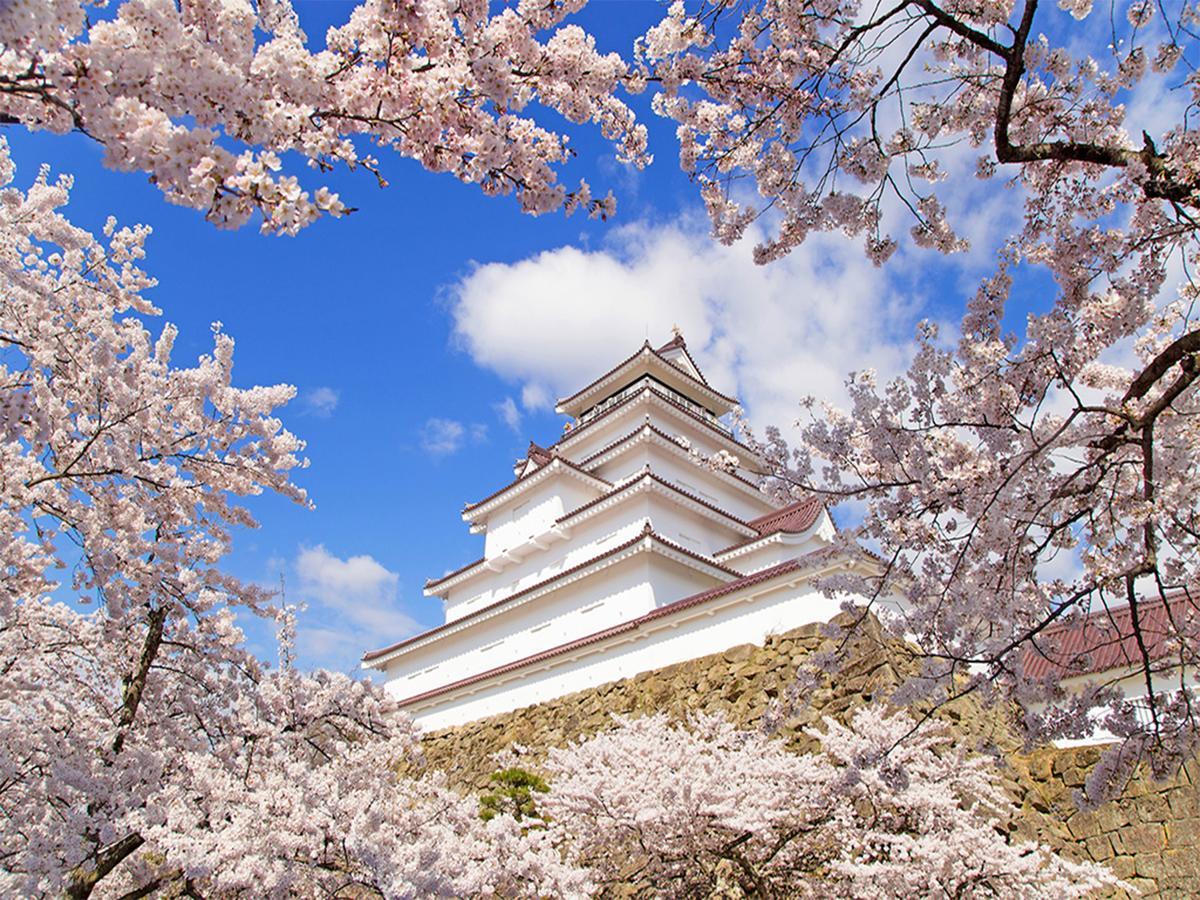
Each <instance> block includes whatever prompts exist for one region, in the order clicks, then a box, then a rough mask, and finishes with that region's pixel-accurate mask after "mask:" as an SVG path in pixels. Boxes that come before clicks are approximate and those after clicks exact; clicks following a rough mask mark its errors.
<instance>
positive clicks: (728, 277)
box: [5, 0, 1015, 670]
mask: <svg viewBox="0 0 1200 900" xmlns="http://www.w3.org/2000/svg"><path fill="white" fill-rule="evenodd" d="M297 6H298V10H299V13H300V16H301V22H302V24H303V25H304V27H305V28H306V29H307V30H308V31H309V33H310V34H319V33H321V32H322V31H323V29H324V25H325V24H327V23H331V22H334V21H337V20H339V19H340V18H344V16H345V15H346V14H348V12H349V10H350V9H351V8H352V4H350V3H349V2H341V0H326V2H320V3H304V2H301V3H298V4H297ZM661 9H662V8H661V7H660V6H658V5H657V4H655V3H652V2H599V3H594V4H593V5H592V7H590V8H589V9H588V10H587V11H586V13H585V14H584V15H583V16H581V17H579V21H580V22H581V23H582V24H583V25H584V27H586V28H588V29H589V30H592V31H593V32H594V33H596V34H597V35H598V36H599V38H600V42H601V44H602V45H603V46H606V47H608V48H611V49H617V50H621V51H626V50H627V49H628V48H629V46H630V45H631V43H632V40H633V38H634V37H635V36H636V35H637V34H639V33H641V32H642V31H644V30H645V28H646V27H647V26H649V25H650V24H652V23H653V22H654V21H655V20H656V19H657V17H658V16H659V15H661ZM644 101H645V98H641V99H640V100H639V101H638V102H639V103H640V104H641V107H642V108H641V112H642V115H643V120H644V121H645V122H646V124H647V125H648V126H649V127H650V132H651V147H652V149H653V150H654V151H655V152H656V161H655V162H654V163H653V165H652V166H651V167H650V168H649V169H648V170H647V171H645V172H643V173H636V172H632V171H629V170H626V169H623V168H622V167H621V166H619V165H617V164H616V163H615V162H614V161H613V158H612V154H611V152H610V151H609V150H608V148H607V147H606V146H605V145H604V144H603V143H602V142H600V141H599V140H597V139H596V138H595V136H594V135H593V134H591V133H590V132H589V131H588V130H586V129H573V130H571V131H570V133H571V134H572V140H573V143H574V144H575V147H576V150H577V151H578V154H579V155H578V158H577V160H576V161H575V162H574V163H573V164H572V166H571V168H570V169H568V171H567V174H566V176H565V180H566V183H568V184H570V183H572V182H573V181H575V180H577V179H578V177H580V176H583V177H586V178H587V179H588V180H589V181H590V182H591V183H592V185H593V187H594V188H597V189H599V190H601V191H603V190H606V189H608V188H610V187H611V188H612V189H613V190H614V191H615V192H616V194H617V197H618V203H619V208H618V216H617V219H616V221H614V222H611V223H601V222H595V221H590V220H587V219H585V218H582V217H579V216H576V217H573V218H565V217H564V216H562V215H561V214H554V215H547V216H543V217H539V218H534V217H530V216H524V215H521V214H520V213H519V212H518V211H517V208H516V204H515V203H514V202H513V201H512V200H511V198H505V199H499V200H496V199H487V198H484V197H483V196H482V194H480V193H479V191H478V190H476V189H475V188H472V187H469V186H465V185H461V184H459V183H458V182H456V181H454V180H453V179H452V178H450V177H448V176H435V175H431V174H429V173H427V172H425V171H423V170H422V169H420V168H419V167H418V166H417V165H416V164H415V163H412V162H410V161H407V160H402V159H399V158H396V157H393V156H390V155H388V154H386V153H385V154H381V160H382V163H383V169H384V172H385V174H386V176H387V178H388V179H389V181H390V183H391V186H390V187H389V188H387V189H384V190H381V189H379V188H378V187H376V185H375V183H374V180H373V178H372V177H371V176H370V175H367V174H365V173H360V174H354V173H347V172H341V171H339V172H335V173H333V174H332V175H331V176H329V177H327V178H325V179H324V180H323V181H312V180H311V179H310V180H309V181H308V185H309V186H310V187H315V186H317V185H318V184H319V183H325V184H328V185H329V186H330V187H331V188H332V189H334V190H336V191H338V192H339V193H340V194H341V195H342V198H343V200H344V201H345V202H346V203H347V204H349V205H352V206H356V207H358V208H359V211H358V212H357V213H355V214H354V215H352V216H350V217H349V218H347V219H343V220H340V221H332V220H331V221H322V222H319V223H317V224H316V225H314V226H312V227H309V228H307V229H305V230H304V231H303V232H301V234H299V235H298V236H296V237H291V238H287V237H270V236H263V235H260V234H259V233H258V232H257V231H256V230H255V229H254V227H253V226H251V227H247V228H244V229H242V230H240V231H237V232H222V231H217V230H215V229H214V228H213V227H212V226H210V225H209V224H208V223H206V222H205V221H204V220H203V218H202V216H201V215H199V214H198V213H196V212H195V211H193V210H189V209H181V208H177V207H172V206H169V205H167V204H166V203H164V202H163V200H162V198H161V195H160V194H159V192H158V191H157V189H156V188H154V187H153V186H152V185H150V184H148V183H147V181H146V179H145V177H144V176H141V175H137V174H121V173H116V172H112V171H109V170H107V169H105V168H103V167H102V166H101V164H100V155H101V154H100V148H99V147H97V146H96V145H94V144H92V143H90V142H89V141H88V140H87V139H85V138H83V137H80V136H68V137H58V136H51V135H45V134H29V133H26V132H23V131H19V130H15V129H6V131H5V136H6V137H7V139H8V140H9V142H10V145H11V148H12V152H13V156H14V159H15V161H16V163H17V166H18V183H19V184H21V185H26V184H28V182H29V180H31V179H32V178H33V176H34V175H35V173H36V171H37V166H38V165H39V164H40V163H42V162H47V163H49V164H50V166H51V168H52V170H53V171H54V172H55V173H60V172H70V173H73V174H74V175H75V176H76V183H75V189H74V192H73V195H72V203H71V207H70V216H71V218H72V219H73V221H75V222H76V223H77V224H79V225H82V226H85V227H88V228H90V229H92V230H94V231H97V232H98V231H99V230H100V228H101V226H102V224H103V222H104V220H105V218H106V217H107V216H108V215H109V214H113V215H115V216H117V218H118V220H119V221H121V222H122V223H126V224H132V223H135V222H144V223H147V224H149V225H151V226H152V227H153V229H154V234H153V236H152V237H151V238H150V240H149V242H148V256H147V260H146V268H147V269H148V270H149V271H150V272H151V274H153V275H154V276H156V277H157V278H158V279H159V287H158V288H157V289H156V290H155V291H154V293H153V297H152V298H153V300H154V302H156V303H157V304H158V305H159V306H160V307H161V308H162V309H163V312H164V315H163V318H164V319H165V320H169V321H172V322H175V323H176V324H177V325H178V326H179V327H180V339H179V341H178V342H177V344H176V348H177V349H176V358H177V359H178V360H181V361H183V360H191V359H194V358H195V357H196V356H197V355H199V354H201V353H203V352H206V351H207V350H208V349H209V347H210V346H211V335H210V331H209V325H210V323H211V322H213V321H215V320H220V321H221V322H223V323H224V328H225V330H226V331H227V332H228V333H229V334H231V335H232V336H233V337H234V338H235V339H236V341H237V352H236V369H235V376H236V380H237V381H238V383H239V384H241V385H244V386H248V385H251V384H262V383H278V382H289V383H292V384H294V385H296V387H297V389H298V391H299V396H298V398H297V400H296V401H295V402H294V403H293V404H291V405H290V406H289V407H288V408H287V409H286V410H285V411H284V419H285V422H286V424H287V426H288V427H289V428H290V429H291V430H293V431H295V432H297V433H298V434H300V435H301V436H302V437H303V438H304V439H306V440H307V441H308V451H307V456H308V458H309V460H310V461H311V466H310V467H309V468H308V469H307V470H305V471H304V472H301V473H300V474H299V476H298V481H299V482H300V483H301V484H302V485H303V486H304V487H305V488H307V489H308V491H309V492H310V494H311V496H312V498H313V499H314V501H315V503H316V509H315V511H307V510H304V509H302V508H300V507H297V506H294V505H292V504H289V503H287V502H285V501H283V500H280V499H278V498H271V497H268V498H261V499H258V500H256V501H254V502H253V503H252V504H251V508H252V510H253V511H254V513H255V514H256V516H257V517H258V519H259V521H260V523H261V528H259V529H258V530H256V531H250V532H246V533H242V534H239V535H238V536H237V540H236V550H235V552H234V554H233V556H232V557H231V558H230V560H229V568H230V569H231V570H232V571H233V572H234V573H235V574H237V575H239V576H242V577H245V578H252V579H259V580H263V581H265V582H268V583H277V581H278V578H279V575H280V574H281V573H282V574H283V575H284V576H285V578H286V582H287V585H288V595H289V600H291V601H294V602H298V601H303V602H305V603H306V604H308V610H307V611H306V612H305V613H304V615H303V617H302V619H301V623H300V651H301V656H300V661H301V663H302V664H304V665H308V666H315V665H324V666H329V667H332V668H337V669H343V670H352V669H354V668H355V667H356V663H357V659H358V656H359V654H360V653H361V652H362V651H363V650H364V649H368V648H369V647H373V646H379V645H382V644H386V643H389V642H391V641H393V640H396V639H399V638H401V637H404V636H406V634H410V633H412V632H414V631H415V630H418V629H420V628H424V627H429V626H432V625H435V624H438V623H440V621H441V609H440V603H439V601H438V600H436V599H431V598H425V597H423V596H422V594H421V587H422V584H423V582H424V580H425V579H426V578H428V577H432V576H437V575H439V574H441V573H442V572H444V571H446V570H448V569H452V568H455V567H457V566H458V565H460V564H461V563H463V562H465V561H467V560H469V559H472V558H474V557H476V556H478V555H479V552H480V550H481V545H482V539H481V538H479V537H472V536H471V535H469V534H468V533H467V530H466V527H465V525H464V524H463V523H462V521H461V520H460V518H459V510H460V509H461V508H462V506H463V504H464V503H465V502H467V501H470V500H474V499H478V498H479V497H481V496H483V495H486V494H487V493H490V492H491V491H492V490H494V489H495V488H496V487H498V486H499V485H500V484H502V483H504V482H506V481H507V480H508V479H509V478H510V477H511V468H510V467H511V463H512V460H513V459H515V458H516V457H518V456H520V455H522V453H523V451H524V448H525V446H526V444H527V442H528V441H529V440H530V439H531V438H532V439H534V440H536V441H538V442H539V443H543V444H545V443H549V442H551V441H553V440H554V439H555V437H556V435H557V433H558V432H559V430H560V428H561V424H562V420H561V419H559V418H558V417H557V416H555V415H554V414H553V413H552V411H551V409H550V407H552V405H553V403H552V400H553V395H554V394H555V393H559V394H561V393H565V392H568V391H570V390H571V389H572V388H573V387H578V386H580V385H581V384H582V383H584V382H586V381H587V380H589V379H590V377H591V376H594V375H596V374H598V373H599V372H600V371H602V370H604V369H606V368H607V367H608V366H609V365H611V364H612V363H614V362H616V361H617V360H618V359H620V358H622V357H623V356H625V355H627V354H628V353H630V352H631V351H632V350H633V349H634V348H636V346H637V345H638V344H640V342H641V341H642V339H643V337H646V336H648V337H649V338H650V339H651V340H655V341H662V340H666V339H667V338H668V337H669V328H670V326H671V325H672V324H679V325H681V326H682V327H683V329H684V332H685V334H686V335H687V337H688V340H689V344H690V346H691V348H692V349H693V351H694V353H695V355H696V356H697V358H698V359H699V361H700V363H701V365H702V366H704V367H705V368H706V371H707V372H708V374H709V377H710V380H711V381H713V382H714V383H715V384H716V385H717V386H718V387H719V388H721V389H723V390H724V389H727V390H729V391H736V392H739V394H740V396H741V397H742V399H743V401H744V402H745V403H746V404H747V406H748V408H749V411H750V412H751V414H752V416H753V417H754V418H755V419H756V421H759V422H769V421H776V422H786V421H788V420H789V419H791V418H794V416H795V414H796V410H797V407H796V402H797V401H798V400H799V399H800V398H801V397H802V396H804V395H805V394H809V393H814V394H817V395H818V396H821V397H825V398H830V399H837V397H838V396H839V387H838V386H839V384H840V382H841V379H842V377H843V376H844V375H845V373H846V372H847V371H849V370H851V369H855V368H862V367H863V366H874V367H876V368H878V369H880V370H881V371H882V372H884V373H888V374H894V373H896V372H898V371H900V370H901V368H902V367H903V364H904V362H905V360H906V358H907V352H908V349H909V342H910V340H911V335H912V327H913V324H914V323H915V321H916V320H917V319H918V318H919V317H921V316H924V315H930V316H933V317H934V318H938V319H943V320H946V321H953V320H954V319H956V318H957V314H956V313H957V311H959V310H961V304H962V298H964V297H966V296H967V295H968V294H969V292H970V290H971V287H972V285H973V284H974V281H975V279H977V278H978V276H979V274H980V273H981V272H982V271H984V269H986V267H987V265H988V263H989V262H990V259H991V254H992V248H991V246H990V241H989V240H987V239H985V238H986V235H987V234H989V233H990V231H991V230H992V228H993V226H996V225H1000V224H1003V222H1004V221H1005V220H1006V219H1007V218H1008V217H1010V216H1011V215H1012V208H1013V202H1012V201H1013V200H1015V198H1014V197H1007V198H1006V197H1004V196H999V195H998V194H997V191H996V190H995V188H994V187H992V188H991V189H990V191H989V193H990V195H991V196H989V197H987V198H985V199H982V200H981V199H980V198H973V197H970V196H966V195H964V196H963V197H961V198H960V199H961V202H962V204H963V206H964V208H965V207H966V206H967V205H971V204H973V207H972V208H973V209H974V210H975V212H974V219H973V222H975V224H976V225H978V227H977V228H976V229H975V230H976V231H977V234H978V237H979V240H977V241H976V247H975V250H974V251H972V253H970V254H967V255H966V256H964V257H961V258H957V259H953V260H943V259H939V258H936V257H934V255H933V254H930V253H927V252H919V251H905V252H902V253H900V254H899V255H898V257H897V259H896V260H895V263H896V264H895V265H894V266H892V267H890V268H889V269H888V270H887V271H886V272H880V271H877V270H874V269H873V268H872V267H871V266H870V265H869V264H868V263H866V262H865V260H863V259H862V258H861V253H860V251H859V248H858V245H857V243H854V244H851V243H848V242H846V241H844V240H842V239H840V238H838V237H828V238H820V239H818V240H814V241H813V242H811V244H810V245H806V247H805V248H804V249H803V250H802V251H800V252H797V253H796V254H793V256H792V257H790V258H789V259H788V260H786V261H785V262H783V263H780V264H777V265H775V266H772V267H770V268H769V269H759V268H756V267H754V266H753V265H752V264H751V263H750V260H749V255H750V249H751V243H750V242H746V243H745V244H743V245H741V246H739V247H736V248H733V249H732V250H718V249H717V248H716V247H715V246H714V245H712V244H711V243H710V242H709V240H708V238H707V235H706V230H707V229H706V224H705V222H704V221H702V209H701V207H700V204H699V202H698V199H697V196H696V193H695V190H694V188H693V187H692V186H691V185H690V184H689V183H688V181H687V179H686V178H685V177H684V175H683V174H682V173H681V172H680V170H679V166H678V163H677V159H676V155H675V154H676V144H675V140H674V127H673V125H671V123H667V122H663V121H661V120H656V119H654V117H653V116H652V115H651V114H650V113H649V111H648V109H647V108H646V103H645V102H644ZM973 227H974V226H973ZM152 327H154V326H153V325H152ZM256 641H257V642H258V644H257V645H258V646H260V647H261V648H263V652H264V653H267V652H269V650H268V649H267V646H268V645H267V644H266V643H262V642H261V641H259V639H258V638H256Z"/></svg>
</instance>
